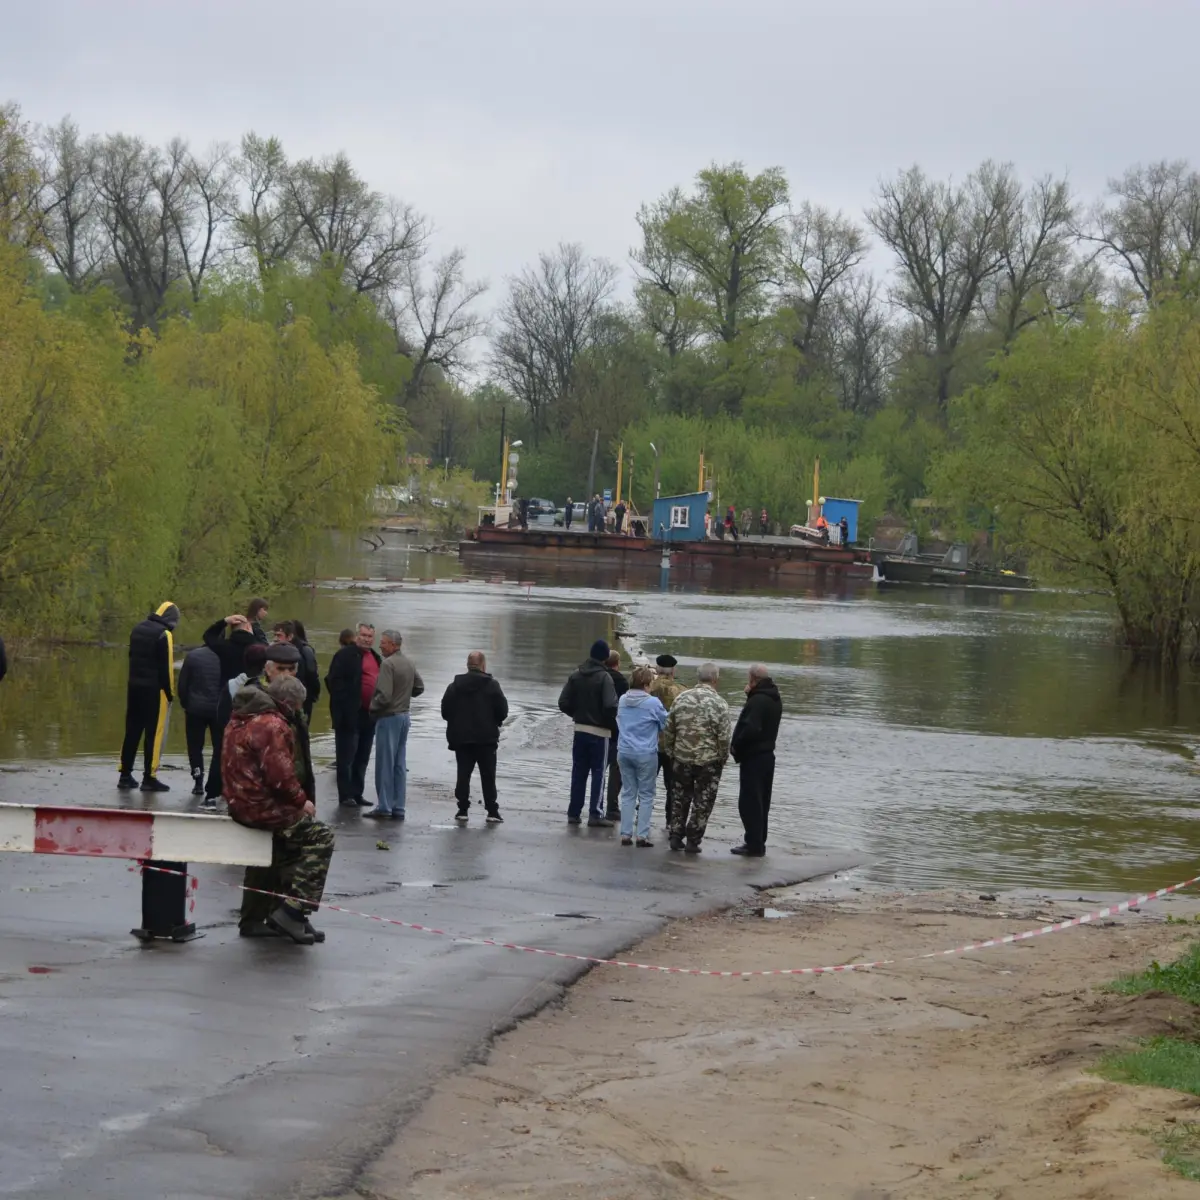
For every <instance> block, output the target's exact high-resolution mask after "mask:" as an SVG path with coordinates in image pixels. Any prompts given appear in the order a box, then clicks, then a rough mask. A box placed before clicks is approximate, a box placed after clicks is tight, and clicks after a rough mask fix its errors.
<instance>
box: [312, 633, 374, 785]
mask: <svg viewBox="0 0 1200 1200" xmlns="http://www.w3.org/2000/svg"><path fill="white" fill-rule="evenodd" d="M339 641H340V642H341V649H340V650H339V651H338V652H337V653H336V654H335V655H334V656H333V658H332V659H331V660H330V663H329V674H327V675H326V676H325V690H326V692H327V693H328V695H329V716H330V719H331V721H332V722H333V746H334V757H335V759H336V763H337V789H338V803H339V804H340V805H341V806H342V807H343V808H369V807H370V806H371V802H370V801H369V800H367V799H366V797H365V796H364V795H363V792H364V791H365V790H366V786H367V764H368V763H369V762H370V761H371V747H372V745H373V744H374V742H375V723H374V721H373V720H372V718H371V711H370V709H371V699H372V697H373V696H374V695H375V682H376V680H378V678H379V664H380V662H381V661H382V660H381V659H380V657H379V652H378V651H377V650H376V649H375V626H374V625H369V624H367V623H365V622H364V623H362V624H360V625H359V626H358V630H357V633H354V632H352V631H351V630H349V629H344V630H342V634H341V637H340V638H339Z"/></svg>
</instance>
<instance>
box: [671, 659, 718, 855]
mask: <svg viewBox="0 0 1200 1200" xmlns="http://www.w3.org/2000/svg"><path fill="white" fill-rule="evenodd" d="M719 677H720V672H719V671H718V670H717V667H716V665H715V664H714V663H704V665H703V666H701V668H700V670H699V671H697V673H696V678H697V680H698V682H697V685H696V686H695V687H694V688H692V689H691V690H690V691H686V692H683V693H681V694H680V695H679V696H677V697H676V699H675V703H674V704H673V705H672V706H671V712H670V714H669V715H668V717H667V727H666V729H665V730H664V731H663V734H664V737H663V742H664V747H665V749H666V752H667V753H668V754H669V755H670V756H671V764H672V781H671V782H672V784H673V785H674V786H673V788H672V791H671V798H670V805H669V807H670V814H671V818H670V819H671V823H670V826H669V830H668V831H669V833H670V839H671V840H670V844H671V849H672V850H686V851H687V852H688V853H689V854H699V853H700V843H701V842H702V841H703V840H704V831H705V829H707V828H708V818H709V817H710V816H711V815H712V810H713V805H714V804H715V803H716V800H717V787H718V786H719V784H720V782H721V772H722V770H724V768H725V760H726V759H727V758H728V757H729V735H730V732H731V725H732V722H731V720H730V716H729V705H728V704H726V703H725V701H724V700H722V699H721V697H720V696H718V695H717V691H716V685H717V679H718V678H719ZM685 839H686V840H685Z"/></svg>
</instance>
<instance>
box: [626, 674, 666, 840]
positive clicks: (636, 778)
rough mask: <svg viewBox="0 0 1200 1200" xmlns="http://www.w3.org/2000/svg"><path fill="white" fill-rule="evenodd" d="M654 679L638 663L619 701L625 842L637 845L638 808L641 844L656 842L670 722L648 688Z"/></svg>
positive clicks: (661, 705)
mask: <svg viewBox="0 0 1200 1200" xmlns="http://www.w3.org/2000/svg"><path fill="white" fill-rule="evenodd" d="M653 681H654V672H653V671H652V670H651V669H650V668H649V667H637V668H636V669H635V670H634V672H633V674H632V675H631V676H630V677H629V691H627V692H626V693H625V695H623V696H622V697H621V701H620V703H619V704H618V705H617V728H618V729H619V730H620V734H619V736H618V738H617V765H618V766H619V767H620V768H621V845H622V846H632V845H633V814H634V809H635V808H636V809H637V844H638V845H639V846H647V847H649V846H652V845H654V843H653V842H652V841H651V840H650V818H651V816H652V815H653V812H654V781H655V779H656V778H657V776H658V734H659V730H661V729H662V727H663V726H664V725H666V723H667V710H666V709H665V708H664V707H663V703H662V701H661V700H660V699H659V698H658V697H657V696H651V695H650V694H649V693H648V692H647V690H646V689H647V688H648V687H649V686H650V684H651V683H652V682H653Z"/></svg>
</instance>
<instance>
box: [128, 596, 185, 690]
mask: <svg viewBox="0 0 1200 1200" xmlns="http://www.w3.org/2000/svg"><path fill="white" fill-rule="evenodd" d="M178 624H179V609H177V608H176V607H175V605H174V604H172V603H171V602H170V601H166V602H164V603H163V604H160V605H159V606H158V609H157V611H155V612H152V613H151V614H150V615H149V616H148V617H147V618H146V619H145V620H144V621H139V622H138V623H137V624H136V625H135V626H134V627H133V632H132V633H130V635H129V686H130V687H131V688H145V689H146V690H148V691H159V692H164V693H165V694H166V697H167V701H168V703H169V702H170V701H171V700H173V699H174V698H175V689H174V686H173V682H172V670H173V664H172V659H173V649H174V647H173V646H172V643H171V632H172V630H174V628H175V626H176V625H178Z"/></svg>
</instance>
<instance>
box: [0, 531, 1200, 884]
mask: <svg viewBox="0 0 1200 1200" xmlns="http://www.w3.org/2000/svg"><path fill="white" fill-rule="evenodd" d="M322 572H323V573H324V574H327V575H337V574H355V575H364V574H370V575H385V574H386V575H397V576H409V577H425V578H439V579H443V580H446V582H439V583H432V584H405V585H403V586H398V585H382V584H381V585H367V584H363V585H354V586H348V585H346V584H333V583H328V584H321V585H318V586H316V587H314V588H312V589H306V590H304V591H301V592H296V593H292V594H289V595H286V596H280V597H274V598H273V603H272V609H271V618H272V619H277V618H278V617H281V616H298V617H300V618H302V619H303V620H304V621H305V623H306V624H307V626H308V630H309V634H310V638H311V640H312V642H313V644H314V645H315V646H316V648H317V651H318V654H319V657H320V659H321V664H322V669H323V670H324V668H325V666H326V664H327V663H328V660H329V656H330V654H331V653H332V652H333V650H334V649H335V647H336V641H337V633H338V631H339V630H340V629H341V628H342V627H344V626H347V625H352V624H354V623H355V622H356V621H358V620H360V619H363V620H369V621H372V622H373V623H374V624H375V626H376V627H377V629H380V630H382V629H383V628H384V627H385V626H389V627H395V628H397V629H399V630H400V631H401V632H402V633H403V635H404V639H405V649H406V650H407V651H408V652H409V653H410V654H411V656H412V657H413V658H414V659H415V661H416V662H417V664H418V666H419V667H420V669H421V671H422V673H423V675H424V678H425V680H426V683H427V685H428V694H427V695H426V697H425V698H424V699H423V700H420V701H418V702H417V703H416V704H415V705H414V714H413V726H412V735H411V742H410V752H409V769H410V785H409V814H410V819H417V820H429V821H435V822H444V821H445V820H446V819H447V818H448V817H449V816H450V815H451V813H452V811H453V802H452V800H451V787H452V783H453V778H452V774H453V772H452V762H451V759H450V757H449V755H448V752H447V750H446V746H445V741H444V738H443V736H442V735H443V726H442V723H441V721H440V719H439V718H438V714H437V702H438V700H439V699H440V696H441V692H442V690H443V688H444V687H445V685H446V683H447V682H448V681H449V679H450V678H451V676H452V675H453V674H455V673H456V672H457V671H461V670H462V669H463V665H462V664H463V660H464V659H465V656H466V653H467V651H468V650H470V649H473V648H476V647H478V648H481V649H483V650H484V651H486V652H487V654H488V659H489V665H490V668H491V669H492V671H493V672H494V673H495V674H496V675H497V676H498V677H499V678H500V680H501V682H502V683H503V685H504V687H505V689H506V691H507V693H508V696H509V699H510V703H511V708H512V716H511V718H510V723H509V725H508V726H507V728H506V730H505V734H504V739H503V741H502V744H501V773H500V776H501V777H500V782H501V789H502V792H501V799H502V803H503V804H504V805H505V806H506V808H507V809H509V810H510V811H512V812H513V813H514V815H515V816H517V817H518V820H517V822H514V823H516V824H519V822H520V821H528V820H537V819H542V818H543V817H544V819H545V820H546V821H559V820H561V819H562V817H563V812H564V809H565V799H566V783H567V776H568V770H569V746H570V737H571V733H570V727H569V725H568V723H567V722H566V720H565V718H563V717H561V715H560V714H559V713H558V711H557V707H556V703H555V701H556V698H557V695H558V690H559V688H560V686H561V684H562V681H563V679H564V678H565V677H566V675H567V673H568V672H569V671H570V670H571V669H572V668H573V667H574V666H575V665H576V664H577V663H578V662H579V660H581V659H582V658H583V657H584V655H585V653H586V648H587V646H588V645H589V644H590V642H591V641H592V640H593V639H594V638H595V637H597V636H607V637H610V638H611V637H612V636H613V635H614V634H615V633H616V632H617V631H618V630H622V631H625V632H626V633H627V634H628V636H629V639H630V641H631V642H633V643H635V644H637V645H639V646H640V647H641V649H642V650H643V651H645V652H646V653H648V654H651V655H653V654H657V653H660V652H662V651H664V650H669V651H670V652H671V653H673V654H675V655H676V656H677V657H678V658H679V660H680V664H681V666H680V674H681V677H682V679H683V680H684V682H691V681H692V680H694V678H695V668H696V666H697V665H698V664H699V663H701V662H703V661H705V660H707V659H711V660H713V661H715V662H716V663H718V664H719V665H720V667H721V670H722V678H721V687H720V690H721V691H722V693H723V694H724V695H725V696H726V698H727V699H729V700H730V702H731V703H733V704H735V705H736V704H738V703H740V699H741V688H742V684H743V682H744V675H745V671H746V667H747V665H748V664H749V663H751V662H755V661H761V662H765V663H767V664H769V665H770V667H771V671H772V674H773V676H774V678H775V681H776V682H777V684H778V685H779V688H780V691H781V692H782V695H783V698H784V708H785V715H784V722H783V726H782V728H781V731H780V746H779V753H778V768H777V774H776V784H775V801H774V809H773V812H772V834H771V836H772V839H773V840H774V841H777V842H778V843H779V844H782V845H789V846H795V847H800V846H804V845H808V846H822V847H843V848H846V849H850V850H854V851H859V852H861V853H862V854H863V855H864V856H865V857H866V858H867V859H868V860H869V865H868V866H866V867H864V868H863V872H862V873H863V874H864V875H865V876H866V877H868V878H870V879H872V880H875V881H878V882H881V883H885V884H888V885H892V886H897V887H904V888H910V887H932V886H942V885H949V886H969V887H979V888H981V889H983V888H1005V887H1047V888H1080V889H1084V888H1091V889H1105V890H1112V891H1130V890H1137V889H1141V888H1149V887H1153V886H1155V885H1160V884H1165V883H1169V882H1175V881H1176V880H1178V879H1182V878H1184V877H1186V876H1187V875H1190V874H1193V873H1194V871H1193V869H1192V868H1193V866H1194V864H1195V862H1196V859H1197V856H1198V852H1200V825H1198V823H1197V805H1196V803H1195V798H1196V796H1197V793H1198V792H1200V773H1198V771H1197V765H1196V763H1195V761H1194V750H1195V747H1196V745H1197V743H1198V741H1200V737H1198V734H1197V729H1198V722H1200V679H1198V678H1197V677H1196V676H1195V675H1192V674H1189V673H1186V672H1185V673H1184V675H1183V676H1182V678H1181V679H1179V680H1174V681H1166V680H1163V679H1162V678H1161V677H1159V676H1157V675H1156V674H1155V673H1154V672H1153V671H1150V670H1147V669H1144V668H1137V667H1132V666H1130V664H1129V663H1128V662H1127V661H1126V660H1125V659H1124V658H1123V657H1122V656H1121V655H1120V654H1119V653H1118V652H1117V651H1116V650H1114V648H1113V644H1112V637H1111V632H1112V625H1111V617H1110V614H1109V613H1108V611H1107V609H1106V608H1105V605H1104V602H1103V600H1102V599H1101V598H1099V597H1089V596H1077V595H1066V594H1061V593H1048V592H1041V593H1030V594H1022V593H1004V594H1001V593H987V592H979V593H966V592H962V591H941V590H937V589H911V590H903V591H900V590H890V591H885V590H882V589H879V588H876V587H874V586H861V585H859V586H855V587H853V588H852V589H851V590H848V591H846V592H844V593H839V594H833V595H830V594H825V595H820V594H815V593H813V594H781V593H770V594H755V593H752V592H749V591H741V592H736V593H729V594H718V593H715V592H711V591H705V590H703V589H701V588H698V587H695V586H689V587H684V586H683V585H682V584H681V583H679V581H675V582H672V581H671V580H670V579H669V578H667V579H663V580H660V579H658V578H656V577H643V578H641V579H638V580H622V579H616V578H613V577H612V573H611V571H610V572H606V573H591V572H577V573H575V574H572V575H567V576H557V575H547V574H545V573H539V572H538V571H536V570H532V569H522V570H520V571H514V572H510V573H509V575H508V578H507V579H506V580H503V581H502V580H501V577H498V576H490V577H485V576H478V577H477V578H476V579H474V580H473V581H471V582H450V581H449V580H450V578H451V577H454V576H460V575H462V574H464V572H463V569H462V568H461V566H460V565H459V563H458V562H457V560H456V559H453V558H447V557H438V556H431V555H424V554H419V553H417V552H415V551H409V550H408V549H406V547H405V545H404V544H403V543H402V542H400V541H399V540H394V541H393V542H390V543H389V544H387V545H385V546H384V547H383V548H381V549H380V550H379V551H377V552H373V553H371V552H364V553H362V554H361V555H360V554H359V552H358V551H351V550H342V551H340V552H331V554H330V558H329V561H328V562H327V563H326V564H324V565H323V567H322ZM522 584H526V585H527V586H522ZM217 615H220V614H217V613H211V614H210V613H196V614H193V613H186V614H185V620H184V624H183V626H182V628H181V630H180V636H179V641H180V643H181V644H190V643H194V642H195V641H197V640H198V639H199V635H200V632H201V631H202V629H203V627H204V626H205V625H206V624H207V623H208V622H209V621H210V620H211V619H213V618H214V617H215V616H217ZM11 658H12V662H11V666H10V674H9V676H8V678H7V679H6V680H5V681H4V683H3V685H0V764H2V769H4V770H5V771H7V772H10V774H9V775H8V776H7V777H6V783H5V787H4V792H5V798H6V799H16V798H17V795H16V792H17V791H18V790H19V788H16V787H14V784H15V783H16V781H17V780H18V779H19V774H20V770H21V767H22V765H23V764H24V763H29V762H42V763H44V762H47V761H60V762H62V763H63V764H64V767H65V766H69V763H70V762H71V760H76V759H78V760H84V761H89V762H95V761H97V760H103V759H106V758H113V759H115V754H116V751H117V749H118V748H119V745H120V739H121V731H122V721H123V706H124V680H125V656H124V652H123V650H121V649H108V650H103V649H99V648H92V647H69V648H66V649H62V650H55V651H53V652H51V651H49V650H47V649H45V648H42V647H37V646H18V647H15V648H14V652H13V653H12V654H11ZM180 717H181V714H176V718H175V719H174V720H173V722H172V728H171V731H170V737H169V747H168V749H169V755H168V761H169V763H170V764H171V765H173V766H182V765H183V764H184V762H185V756H184V753H183V722H182V720H181V719H180ZM313 731H314V754H315V755H316V757H318V758H319V759H328V760H331V759H332V754H333V743H332V737H331V735H330V733H329V718H328V710H327V708H326V706H325V705H324V703H322V704H320V705H318V710H317V713H316V714H315V716H314V722H313ZM113 775H114V782H115V775H116V767H115V761H114V764H113ZM164 777H165V778H166V779H167V780H168V781H169V782H171V783H173V784H174V785H175V788H176V790H179V791H183V790H185V789H186V777H185V776H184V775H183V774H182V772H180V771H171V772H167V773H166V774H165V776H164ZM735 785H736V772H735V771H734V770H730V771H728V772H727V775H726V779H725V780H724V782H723V783H722V789H721V797H720V800H719V801H718V807H717V812H716V814H715V816H714V826H715V827H718V828H719V827H724V828H726V829H727V830H729V831H732V830H733V829H735V828H738V821H737V813H736V786H735ZM320 788H321V790H322V792H323V793H324V794H331V793H332V773H331V772H321V783H320ZM115 796H116V793H115V792H114V793H113V795H112V797H110V796H107V795H106V796H100V797H95V796H88V797H83V796H81V797H80V800H81V802H87V803H110V802H112V800H113V799H115ZM179 799H180V800H181V801H182V797H180V798H179Z"/></svg>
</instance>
